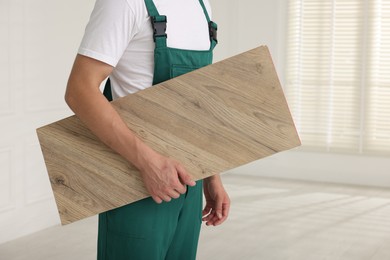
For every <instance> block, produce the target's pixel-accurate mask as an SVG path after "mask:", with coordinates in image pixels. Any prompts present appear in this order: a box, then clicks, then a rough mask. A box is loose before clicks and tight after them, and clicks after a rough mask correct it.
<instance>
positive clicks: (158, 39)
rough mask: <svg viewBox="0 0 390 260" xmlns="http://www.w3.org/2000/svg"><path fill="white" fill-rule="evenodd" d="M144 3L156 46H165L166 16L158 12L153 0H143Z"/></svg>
mask: <svg viewBox="0 0 390 260" xmlns="http://www.w3.org/2000/svg"><path fill="white" fill-rule="evenodd" d="M145 5H146V9H147V10H148V14H149V16H150V21H151V23H152V29H153V40H154V41H155V43H156V48H159V47H167V34H166V29H167V17H166V16H165V15H160V14H159V13H158V10H157V8H156V6H155V4H154V3H153V0H145Z"/></svg>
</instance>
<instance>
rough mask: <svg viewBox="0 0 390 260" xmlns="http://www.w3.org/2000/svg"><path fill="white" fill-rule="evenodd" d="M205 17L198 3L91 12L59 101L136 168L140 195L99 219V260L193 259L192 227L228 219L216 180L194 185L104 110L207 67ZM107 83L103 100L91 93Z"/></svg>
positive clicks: (209, 45)
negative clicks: (144, 192)
mask: <svg viewBox="0 0 390 260" xmlns="http://www.w3.org/2000/svg"><path fill="white" fill-rule="evenodd" d="M210 16H211V10H210V4H209V2H208V0H97V1H96V3H95V6H94V9H93V11H92V14H91V16H90V20H89V22H88V24H87V26H86V29H85V34H84V37H83V39H82V42H81V44H80V48H79V50H78V54H77V56H76V59H75V61H74V64H73V68H72V71H71V73H70V76H69V80H68V84H67V89H66V94H65V100H66V102H67V104H68V105H69V107H70V108H71V109H72V110H73V111H74V113H75V114H76V115H77V116H78V117H79V118H80V120H81V121H83V122H84V123H85V124H86V125H87V126H88V128H89V129H90V130H91V131H92V132H93V133H94V134H95V135H96V136H97V137H98V138H99V139H100V140H102V142H104V143H105V144H106V145H108V146H109V147H111V148H112V149H113V150H114V151H116V152H117V153H119V154H120V155H121V156H123V157H124V158H125V159H126V160H127V161H128V162H129V163H131V164H133V165H134V166H135V167H137V169H138V170H139V171H140V174H141V177H142V179H143V182H144V184H145V187H146V189H147V191H148V192H149V193H150V197H149V198H146V199H143V200H140V201H137V202H134V203H131V204H129V205H126V206H123V207H121V208H117V209H114V210H111V211H108V212H105V213H102V214H100V215H99V227H98V249H97V251H98V252H97V255H98V256H97V258H98V259H99V260H122V259H123V260H124V259H142V260H149V259H150V260H159V259H167V260H169V259H170V260H176V259H177V260H191V259H195V258H196V251H197V245H198V240H199V232H200V227H201V223H202V220H203V222H205V223H206V225H207V226H217V225H220V224H221V223H223V222H224V221H225V220H226V219H227V217H228V214H229V207H230V199H229V196H228V194H227V193H226V191H225V189H224V187H223V184H222V182H221V178H220V176H219V175H218V174H216V175H214V176H212V177H209V178H206V179H204V180H203V181H202V180H200V181H197V182H195V181H194V180H192V178H191V175H190V174H189V173H188V172H187V171H186V169H185V168H184V167H183V165H182V164H181V163H180V162H178V161H176V160H175V159H174V158H168V157H166V156H163V155H161V154H159V153H157V152H156V151H154V150H153V149H152V148H150V147H149V146H147V145H146V144H145V143H143V142H142V141H141V140H140V139H139V138H138V137H137V136H136V135H135V134H134V133H133V132H132V131H131V130H130V129H129V128H128V127H127V126H126V124H125V123H124V122H123V120H122V119H121V118H120V116H119V115H118V113H117V112H116V111H115V109H114V108H113V107H112V106H111V104H110V103H109V100H111V99H116V98H119V97H123V96H126V95H129V94H132V93H135V92H136V91H138V90H142V89H145V88H148V87H151V86H152V85H154V84H157V83H160V82H162V81H165V80H168V79H170V78H173V77H176V76H179V75H181V74H183V73H186V72H189V71H191V70H194V69H197V68H200V67H203V66H206V65H208V64H211V63H212V52H213V49H214V47H215V46H216V44H217V38H216V37H217V35H216V30H217V26H216V24H215V23H214V22H212V21H211V20H210ZM107 77H109V81H108V83H107V84H106V88H105V90H104V95H103V94H102V92H101V91H100V88H99V87H100V85H101V84H102V82H103V81H104V80H105V79H106V78H107ZM145 109H147V108H145ZM202 190H203V193H204V196H205V200H206V205H205V206H204V208H203V206H202V201H203V197H202ZM202 209H203V211H202Z"/></svg>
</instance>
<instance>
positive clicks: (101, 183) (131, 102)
mask: <svg viewBox="0 0 390 260" xmlns="http://www.w3.org/2000/svg"><path fill="white" fill-rule="evenodd" d="M112 105H113V106H114V107H115V109H116V110H117V111H118V113H119V114H120V115H121V117H122V118H123V119H124V121H125V122H126V124H127V125H128V127H129V128H130V129H132V130H133V131H134V132H135V134H136V135H137V136H138V137H140V138H141V139H142V140H143V141H144V142H145V143H147V144H148V145H149V146H151V147H152V148H153V149H155V150H156V151H158V152H159V153H161V154H163V155H165V156H170V157H172V158H175V159H176V160H178V161H180V162H181V163H182V164H183V165H184V167H185V168H186V169H187V170H188V172H189V173H190V174H191V175H192V176H193V178H194V179H195V180H199V179H203V178H206V177H208V176H211V175H213V174H215V173H221V172H224V171H227V170H229V169H232V168H236V167H238V166H240V165H243V164H246V163H249V162H252V161H255V160H258V159H260V158H263V157H265V156H269V155H272V154H275V153H277V152H280V151H284V150H287V149H291V148H294V147H296V146H299V145H300V140H299V137H298V134H297V131H296V129H295V126H294V122H293V120H292V118H291V115H290V111H289V109H288V106H287V102H286V100H285V97H284V94H283V90H282V88H281V86H280V83H279V80H278V77H277V74H276V71H275V68H274V65H273V63H272V59H271V56H270V54H269V51H268V49H267V47H264V46H262V47H259V48H256V49H253V50H250V51H248V52H245V53H242V54H240V55H237V56H234V57H232V58H229V59H226V60H224V61H221V62H218V63H215V64H213V65H210V66H207V67H205V68H202V69H199V70H196V71H194V72H191V73H188V74H185V75H183V76H180V77H177V78H174V79H172V80H169V81H166V82H163V83H161V84H158V85H156V86H153V87H151V88H148V89H146V90H142V91H139V92H137V93H136V94H132V95H129V96H126V97H123V98H120V99H118V100H115V101H113V102H112ZM37 133H38V137H39V141H40V144H41V148H42V152H43V155H44V159H45V163H46V166H47V170H48V174H49V177H50V182H51V185H52V189H53V191H54V195H55V199H56V202H57V206H58V210H59V213H60V217H61V222H62V224H68V223H71V222H74V221H76V220H80V219H82V218H85V217H89V216H92V215H95V214H98V213H101V212H104V211H107V210H110V209H113V208H117V207H120V206H123V205H126V204H129V203H131V202H134V201H137V200H140V199H142V198H145V197H147V196H148V193H147V191H146V190H145V187H144V184H143V182H142V180H141V177H140V174H139V172H138V171H137V169H136V168H135V167H134V166H132V165H130V164H129V163H128V162H126V161H125V160H124V159H123V158H122V157H121V156H119V155H118V154H116V153H115V152H113V151H112V150H111V149H110V148H108V147H107V146H105V145H104V144H103V143H102V142H100V141H99V140H98V139H97V137H95V136H94V135H93V134H92V133H91V132H90V131H89V130H88V129H87V128H86V126H85V125H84V124H83V123H82V122H80V121H79V119H78V118H77V117H76V116H72V117H69V118H66V119H63V120H61V121H58V122H56V123H53V124H50V125H47V126H44V127H42V128H39V129H38V130H37Z"/></svg>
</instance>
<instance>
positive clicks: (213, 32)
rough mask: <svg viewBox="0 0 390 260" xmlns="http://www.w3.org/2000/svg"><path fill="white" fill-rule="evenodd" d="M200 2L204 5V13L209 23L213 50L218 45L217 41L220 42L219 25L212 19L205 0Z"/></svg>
mask: <svg viewBox="0 0 390 260" xmlns="http://www.w3.org/2000/svg"><path fill="white" fill-rule="evenodd" d="M199 3H200V5H201V6H202V9H203V13H204V15H205V16H206V19H207V23H208V25H209V33H210V42H211V46H210V50H213V49H214V48H215V46H216V45H217V43H218V40H217V29H218V27H217V24H216V23H214V22H213V21H211V20H210V16H209V13H208V12H207V9H206V6H205V5H204V3H203V0H199Z"/></svg>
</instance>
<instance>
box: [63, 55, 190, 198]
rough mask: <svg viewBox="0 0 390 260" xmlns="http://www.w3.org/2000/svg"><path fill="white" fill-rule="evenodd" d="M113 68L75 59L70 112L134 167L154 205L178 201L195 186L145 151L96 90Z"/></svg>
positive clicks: (177, 167)
mask: <svg viewBox="0 0 390 260" xmlns="http://www.w3.org/2000/svg"><path fill="white" fill-rule="evenodd" d="M112 70H113V67H112V66H110V65H108V64H105V63H103V62H100V61H98V60H95V59H92V58H88V57H86V56H83V55H77V56H76V59H75V62H74V64H73V68H72V71H71V74H70V76H69V80H68V85H67V88H66V94H65V100H66V102H67V104H68V105H69V107H70V108H71V109H72V110H73V112H74V113H75V114H76V115H77V116H78V117H79V118H80V120H81V121H82V122H84V123H85V124H86V125H87V127H88V128H89V129H90V130H91V131H92V132H93V133H94V134H95V135H96V136H97V137H98V138H99V139H100V140H102V141H103V142H104V143H105V144H106V145H108V146H109V147H111V148H112V149H113V150H114V151H116V152H117V153H119V154H120V155H122V156H123V157H124V158H125V159H126V160H128V161H129V162H130V163H132V164H133V165H134V166H136V167H137V168H138V169H139V170H140V172H141V175H142V178H143V180H144V183H145V186H146V188H147V190H148V191H149V193H150V194H151V196H152V197H153V199H154V200H155V201H156V202H157V203H161V202H162V201H170V200H171V198H178V197H179V196H180V193H181V194H184V193H185V191H186V186H185V185H190V186H194V185H195V182H194V181H193V180H192V179H191V177H190V175H189V174H188V173H187V172H186V170H185V169H184V167H183V166H182V165H181V164H180V163H178V162H177V161H175V160H173V159H171V158H167V157H165V156H162V155H160V154H158V153H157V152H155V151H154V150H153V149H151V148H150V147H148V146H147V145H146V144H145V143H143V142H142V141H141V140H140V139H139V138H137V137H136V136H135V135H134V133H133V132H132V131H131V130H130V129H129V128H128V127H127V126H126V124H125V123H124V122H123V120H122V119H121V118H120V116H119V114H118V113H117V112H116V111H115V109H114V108H113V107H112V106H111V104H110V103H109V102H108V101H107V100H106V98H105V97H104V96H103V95H102V93H101V92H100V90H99V86H100V84H101V83H102V82H103V80H104V79H105V78H106V77H108V75H109V74H110V73H111V71H112Z"/></svg>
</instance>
